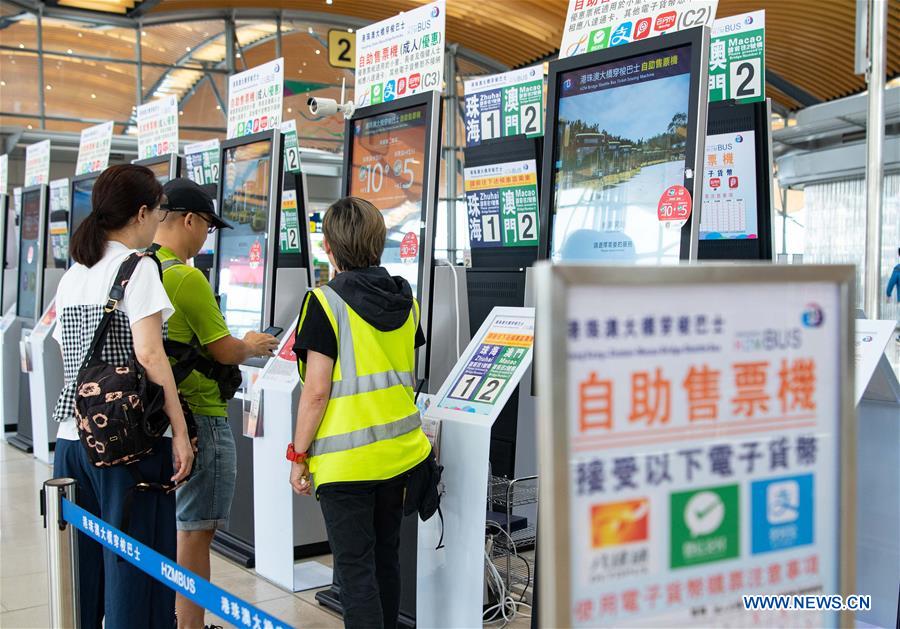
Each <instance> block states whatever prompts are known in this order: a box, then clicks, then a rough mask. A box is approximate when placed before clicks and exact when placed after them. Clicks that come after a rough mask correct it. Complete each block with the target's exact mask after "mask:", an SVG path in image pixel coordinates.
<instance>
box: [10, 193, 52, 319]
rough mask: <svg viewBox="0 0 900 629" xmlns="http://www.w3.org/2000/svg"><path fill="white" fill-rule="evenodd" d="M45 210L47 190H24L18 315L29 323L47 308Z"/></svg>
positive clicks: (17, 296)
mask: <svg viewBox="0 0 900 629" xmlns="http://www.w3.org/2000/svg"><path fill="white" fill-rule="evenodd" d="M46 209H47V187H46V186H32V187H30V188H25V189H24V190H22V215H21V218H20V228H19V285H18V290H17V291H16V315H18V316H19V317H21V318H22V319H24V320H25V321H26V322H28V323H33V322H34V321H36V320H37V319H38V317H40V316H41V310H42V309H43V307H44V304H43V291H44V273H43V271H44V263H43V256H44V248H45V246H46V242H47V211H46Z"/></svg>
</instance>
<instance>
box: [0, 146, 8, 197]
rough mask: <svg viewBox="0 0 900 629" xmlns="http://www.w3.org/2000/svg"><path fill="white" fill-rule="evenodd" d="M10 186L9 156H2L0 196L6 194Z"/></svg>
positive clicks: (0, 159) (0, 164)
mask: <svg viewBox="0 0 900 629" xmlns="http://www.w3.org/2000/svg"><path fill="white" fill-rule="evenodd" d="M8 186H9V155H7V154H6V153H4V154H3V155H0V194H6V189H7V187H8Z"/></svg>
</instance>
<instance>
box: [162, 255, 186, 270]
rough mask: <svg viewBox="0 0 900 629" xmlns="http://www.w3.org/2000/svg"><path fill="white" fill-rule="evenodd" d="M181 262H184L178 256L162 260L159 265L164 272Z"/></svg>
mask: <svg viewBox="0 0 900 629" xmlns="http://www.w3.org/2000/svg"><path fill="white" fill-rule="evenodd" d="M179 264H184V262H182V261H181V260H179V259H178V258H172V259H170V260H164V261H163V262H160V265H159V267H160V270H161V271H162V272H163V273H165V272H166V271H168V270H169V269H171V268H172V267H173V266H178V265H179Z"/></svg>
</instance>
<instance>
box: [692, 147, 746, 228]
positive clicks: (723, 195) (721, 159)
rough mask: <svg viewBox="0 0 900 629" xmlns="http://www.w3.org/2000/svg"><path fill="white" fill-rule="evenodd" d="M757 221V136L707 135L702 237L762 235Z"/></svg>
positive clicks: (704, 164) (701, 217) (704, 163)
mask: <svg viewBox="0 0 900 629" xmlns="http://www.w3.org/2000/svg"><path fill="white" fill-rule="evenodd" d="M757 230H758V226H757V220H756V136H755V134H754V133H753V132H752V131H746V132H744V133H716V134H711V135H707V136H706V155H705V159H704V161H703V212H702V213H701V215H700V240H721V239H728V238H732V239H734V238H759V234H758V233H757Z"/></svg>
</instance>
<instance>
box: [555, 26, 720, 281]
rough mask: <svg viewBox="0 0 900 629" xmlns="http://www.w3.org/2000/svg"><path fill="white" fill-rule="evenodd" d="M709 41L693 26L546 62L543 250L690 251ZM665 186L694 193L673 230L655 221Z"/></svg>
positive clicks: (582, 255) (644, 255)
mask: <svg viewBox="0 0 900 629" xmlns="http://www.w3.org/2000/svg"><path fill="white" fill-rule="evenodd" d="M708 41H709V31H708V29H707V28H705V27H700V28H695V29H690V30H685V31H680V32H677V33H671V34H666V35H665V36H663V37H655V38H652V39H647V40H641V41H637V42H634V43H630V44H626V45H623V46H617V47H614V48H609V49H606V50H601V51H597V52H593V53H587V54H583V55H578V56H576V57H570V58H567V59H561V60H558V61H554V62H552V63H551V64H550V74H549V93H548V100H547V125H546V135H545V145H544V146H545V150H544V168H543V184H544V185H543V186H542V190H541V192H542V203H541V208H542V210H543V212H544V216H542V221H541V222H542V225H541V227H542V230H543V231H544V237H543V238H542V243H541V254H542V257H546V258H550V259H551V260H553V261H555V262H583V261H600V262H614V261H621V262H627V263H631V264H651V265H655V264H663V263H672V262H677V261H678V260H680V259H682V260H683V259H696V256H697V244H696V242H697V235H696V234H697V231H696V225H697V223H698V210H699V205H700V195H699V191H700V183H701V182H700V178H699V177H697V176H695V174H696V173H698V171H699V167H700V163H701V162H700V160H701V158H702V154H703V137H704V133H705V129H706V124H705V117H706V88H707V86H706V72H705V68H706V56H707V49H708ZM671 186H684V188H686V189H687V192H688V193H690V195H691V198H692V199H693V206H694V211H693V212H692V213H691V215H690V217H689V219H688V220H687V222H686V223H685V224H684V226H683V227H682V228H681V229H678V228H677V226H674V227H673V226H672V225H668V226H667V225H666V224H665V223H664V222H663V221H660V220H659V213H658V210H659V208H660V206H661V200H662V198H663V194H664V193H666V192H667V190H669V189H670V187H671Z"/></svg>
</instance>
